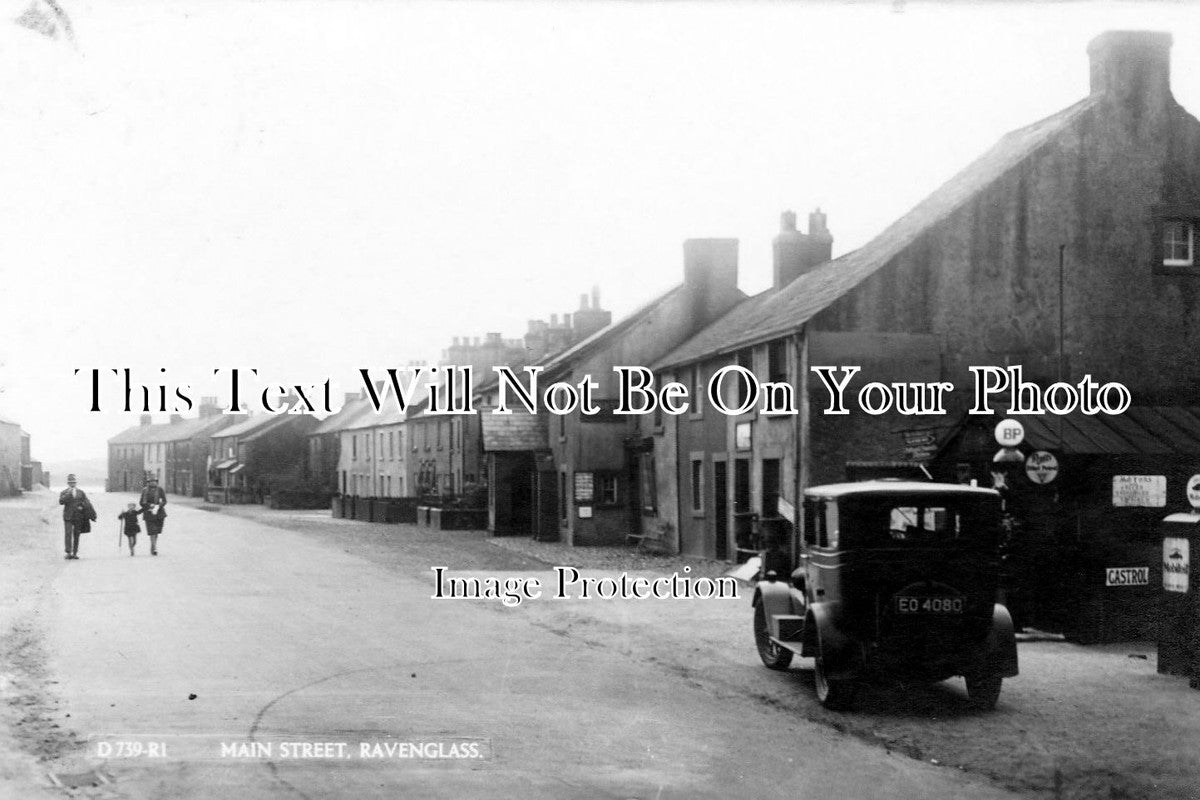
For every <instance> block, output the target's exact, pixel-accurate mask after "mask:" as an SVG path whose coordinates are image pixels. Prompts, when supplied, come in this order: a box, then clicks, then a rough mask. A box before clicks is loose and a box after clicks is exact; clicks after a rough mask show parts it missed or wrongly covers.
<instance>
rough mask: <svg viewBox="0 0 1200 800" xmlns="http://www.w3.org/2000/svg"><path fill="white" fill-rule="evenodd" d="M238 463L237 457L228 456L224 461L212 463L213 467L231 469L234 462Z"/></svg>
mask: <svg viewBox="0 0 1200 800" xmlns="http://www.w3.org/2000/svg"><path fill="white" fill-rule="evenodd" d="M236 463H238V462H237V459H236V458H227V459H225V460H224V461H221V462H218V463H216V464H213V465H212V468H213V469H229V468H230V467H232V466H233V465H234V464H236Z"/></svg>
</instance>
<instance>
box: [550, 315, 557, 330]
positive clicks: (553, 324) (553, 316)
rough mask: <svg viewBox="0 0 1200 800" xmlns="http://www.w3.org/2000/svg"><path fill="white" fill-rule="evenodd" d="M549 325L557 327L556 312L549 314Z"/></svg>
mask: <svg viewBox="0 0 1200 800" xmlns="http://www.w3.org/2000/svg"><path fill="white" fill-rule="evenodd" d="M550 327H551V328H557V327H558V314H551V315H550Z"/></svg>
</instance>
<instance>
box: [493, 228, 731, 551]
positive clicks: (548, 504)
mask: <svg viewBox="0 0 1200 800" xmlns="http://www.w3.org/2000/svg"><path fill="white" fill-rule="evenodd" d="M737 270H738V244H737V240H736V239H692V240H689V241H687V242H685V243H684V279H683V282H682V283H681V284H679V285H678V286H676V287H675V288H674V289H671V290H670V291H668V292H666V293H664V294H662V295H660V296H659V297H657V298H655V299H653V300H651V301H650V302H648V303H646V304H645V305H644V306H642V307H641V308H640V309H638V310H636V311H634V312H633V313H632V314H630V315H628V316H627V317H625V318H623V319H621V320H618V321H617V322H613V323H609V324H607V325H605V326H604V327H602V328H600V329H598V330H596V331H595V332H594V333H592V334H590V335H589V336H587V337H586V338H584V339H583V340H582V341H580V342H578V343H577V344H575V345H573V346H571V347H569V348H567V349H566V350H565V351H563V352H561V353H559V354H557V355H554V356H551V357H549V358H546V359H543V360H541V361H540V362H539V365H540V366H541V367H542V372H541V373H540V375H539V377H538V381H539V387H540V388H541V389H543V390H544V389H545V387H547V386H549V385H550V384H551V383H553V382H556V381H565V382H567V383H570V384H578V383H579V382H580V381H581V380H582V379H583V378H584V376H585V375H590V376H591V377H592V379H593V380H595V381H596V382H597V384H598V385H599V388H598V389H597V390H596V391H595V393H594V399H595V400H596V403H597V405H598V406H600V408H601V412H600V413H598V414H596V415H595V416H584V415H582V414H580V413H579V411H578V409H576V410H575V411H573V412H572V413H568V414H564V415H555V414H550V413H548V412H546V411H545V410H540V413H538V414H536V415H529V414H524V415H522V414H513V415H511V416H505V415H494V414H491V413H490V412H488V411H485V410H484V409H485V408H487V407H490V406H491V405H492V404H494V403H495V402H496V401H497V393H496V388H495V386H494V384H489V385H485V386H481V387H480V392H479V394H480V411H481V415H480V417H479V421H480V424H481V426H482V430H481V437H482V449H483V450H484V451H485V453H486V454H487V465H488V475H489V527H490V528H491V530H492V531H493V532H495V533H497V534H529V533H532V534H533V535H534V536H535V537H537V538H541V539H562V540H563V541H566V542H568V543H571V544H576V545H598V544H621V543H624V542H625V541H626V538H627V537H628V536H629V534H630V533H634V532H636V531H637V523H638V521H639V520H640V514H638V513H635V510H636V509H640V508H641V499H640V497H641V487H640V480H639V476H638V465H639V463H640V461H641V452H642V446H641V439H640V438H639V437H638V436H637V431H638V423H637V417H632V416H616V415H614V414H613V413H612V409H613V407H614V406H615V403H616V399H617V398H616V386H617V376H616V375H615V374H614V372H613V369H612V368H613V367H614V366H628V365H642V364H649V363H652V362H653V361H655V360H657V359H658V358H661V357H662V356H663V355H664V354H665V353H666V352H667V351H669V350H670V349H672V348H674V347H676V346H678V345H679V343H681V342H683V341H685V340H687V339H688V338H689V337H691V336H693V335H694V334H695V333H696V331H698V330H699V329H700V328H702V327H703V326H705V325H707V324H709V323H711V322H712V321H714V320H716V319H717V318H719V317H720V316H721V315H722V314H724V313H725V312H726V311H727V310H728V309H729V308H731V307H732V306H734V305H736V304H737V303H738V302H740V301H741V300H743V299H744V298H745V295H744V294H743V293H742V292H741V291H739V290H738V288H737ZM581 304H583V305H586V301H584V302H583V303H581ZM587 310H588V311H590V309H587ZM579 313H585V311H581V312H577V314H576V318H578V314H579ZM585 319H587V318H586V317H585Z"/></svg>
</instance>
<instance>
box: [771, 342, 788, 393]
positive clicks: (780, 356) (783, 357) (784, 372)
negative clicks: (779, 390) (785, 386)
mask: <svg viewBox="0 0 1200 800" xmlns="http://www.w3.org/2000/svg"><path fill="white" fill-rule="evenodd" d="M787 379H788V369H787V341H786V340H784V339H776V340H775V341H773V342H771V343H770V344H768V345H767V380H769V381H772V382H774V383H787Z"/></svg>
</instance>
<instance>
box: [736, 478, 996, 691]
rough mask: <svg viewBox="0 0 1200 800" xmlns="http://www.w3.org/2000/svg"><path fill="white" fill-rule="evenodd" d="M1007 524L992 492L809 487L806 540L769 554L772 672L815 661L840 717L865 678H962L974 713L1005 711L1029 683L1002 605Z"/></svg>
mask: <svg viewBox="0 0 1200 800" xmlns="http://www.w3.org/2000/svg"><path fill="white" fill-rule="evenodd" d="M1000 520H1001V506H1000V496H999V494H998V493H997V492H996V491H995V490H992V489H981V488H976V487H973V486H962V485H957V484H945V483H922V482H915V481H897V480H877V481H863V482H861V483H842V484H831V485H828V486H816V487H813V488H810V489H808V490H807V491H805V492H804V504H803V526H802V531H803V536H802V539H801V540H800V541H797V542H794V543H792V547H791V548H790V549H789V548H788V543H786V542H775V543H774V545H773V546H772V545H771V544H768V550H767V551H766V552H764V553H763V555H762V566H761V572H762V575H763V579H762V580H760V581H759V582H758V584H757V586H756V587H755V591H754V600H753V602H754V639H755V643H756V644H757V647H758V654H759V656H760V657H761V658H762V661H763V663H764V664H766V665H767V666H768V667H770V668H771V669H780V670H781V669H786V668H787V667H788V665H789V664H790V663H791V660H792V656H793V655H800V656H805V657H811V658H812V659H814V662H815V663H814V680H815V684H816V693H817V699H818V700H819V701H820V702H821V704H822V705H824V706H826V707H828V708H848V707H849V706H850V705H851V703H852V702H853V699H854V695H855V691H856V689H857V687H858V685H859V684H860V682H861V681H864V680H868V679H880V678H882V679H894V680H901V681H910V682H918V681H919V682H930V683H933V682H937V681H942V680H945V679H947V678H950V677H953V676H956V675H961V676H963V677H964V678H965V679H966V688H967V696H968V698H969V699H970V701H971V702H972V703H973V704H975V705H976V706H978V707H981V708H988V709H990V708H994V707H995V705H996V701H997V699H998V698H999V696H1000V686H1001V683H1002V682H1003V680H1004V678H1011V677H1013V676H1015V675H1016V674H1017V646H1016V639H1015V637H1014V633H1013V624H1012V619H1011V618H1010V617H1009V614H1008V611H1007V610H1006V609H1005V608H1004V606H1002V605H1000V604H998V603H997V602H996V596H997V580H998V573H999V569H1000V564H999V553H998V542H997V538H998V535H999V531H1000ZM793 554H794V555H795V556H796V557H797V558H798V559H799V566H795V565H794V564H793V562H792V556H793ZM794 566H795V568H794V569H793V567H794Z"/></svg>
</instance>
